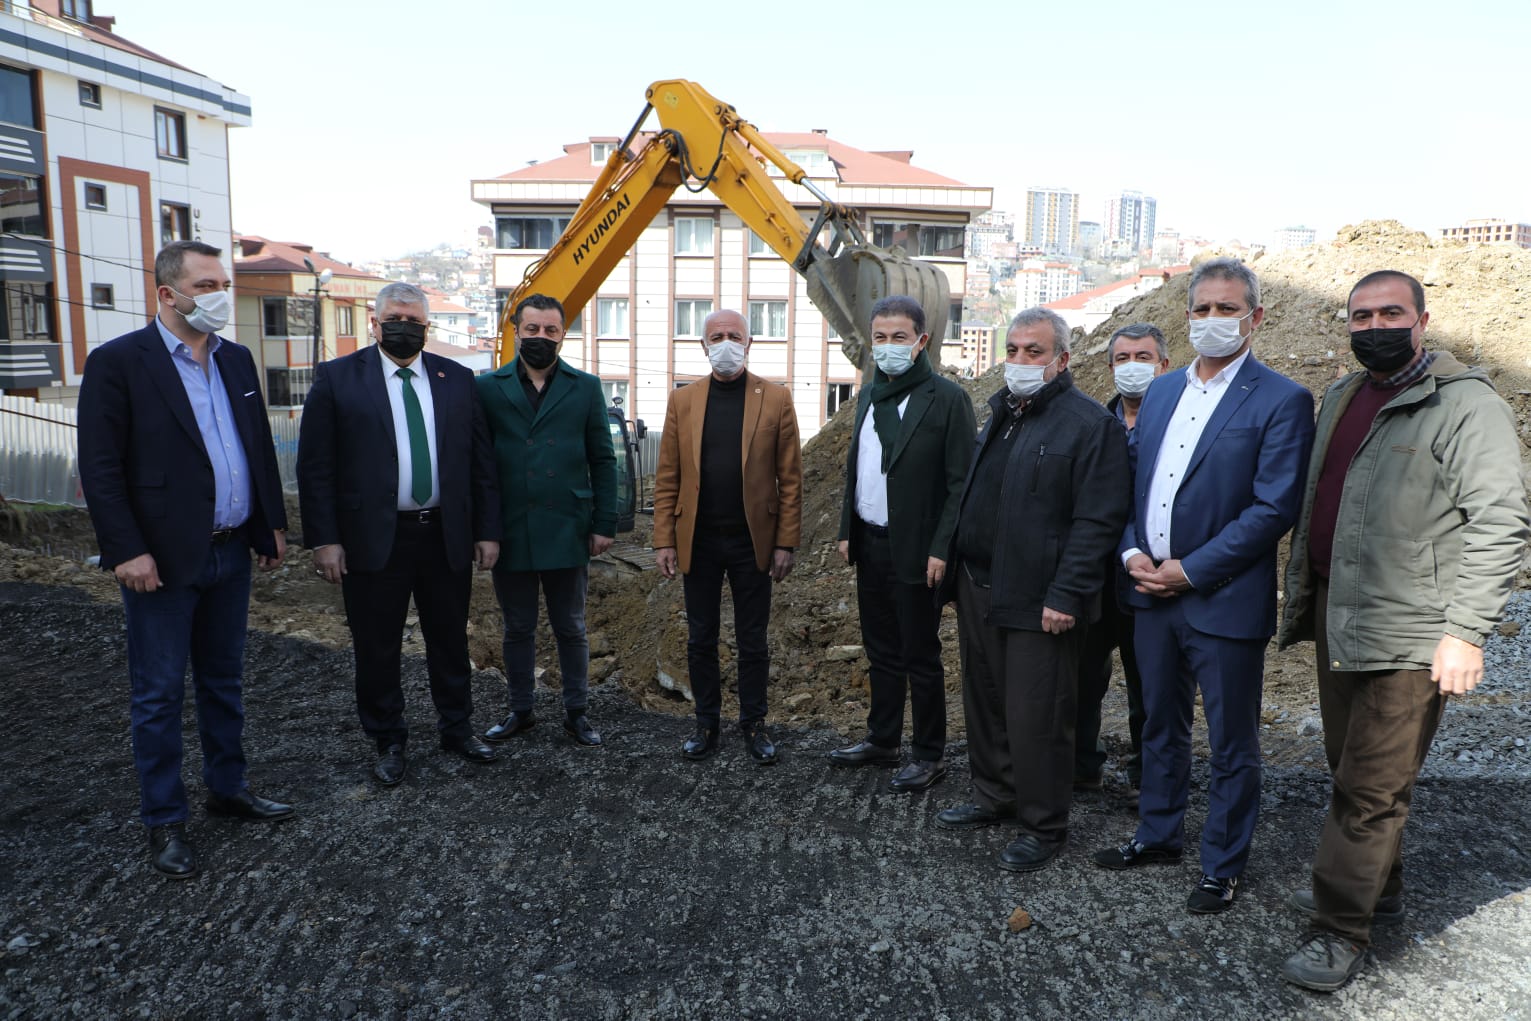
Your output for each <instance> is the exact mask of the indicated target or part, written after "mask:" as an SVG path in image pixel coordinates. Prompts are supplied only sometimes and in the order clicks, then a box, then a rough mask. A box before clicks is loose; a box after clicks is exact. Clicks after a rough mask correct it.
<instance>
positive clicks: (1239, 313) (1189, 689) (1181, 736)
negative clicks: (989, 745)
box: [1094, 259, 1313, 914]
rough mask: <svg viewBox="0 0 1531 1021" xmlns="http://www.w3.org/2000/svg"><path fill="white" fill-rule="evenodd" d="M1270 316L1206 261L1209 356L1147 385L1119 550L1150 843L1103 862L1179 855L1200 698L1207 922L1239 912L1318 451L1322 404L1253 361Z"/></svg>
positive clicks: (1200, 338)
mask: <svg viewBox="0 0 1531 1021" xmlns="http://www.w3.org/2000/svg"><path fill="white" fill-rule="evenodd" d="M1264 315H1265V309H1264V308H1263V307H1262V306H1261V304H1260V284H1259V281H1258V280H1257V279H1256V277H1255V275H1254V273H1253V272H1251V271H1250V270H1249V268H1248V267H1246V266H1244V265H1243V264H1242V263H1240V262H1238V261H1236V260H1233V259H1214V260H1212V261H1210V262H1207V263H1204V264H1202V265H1201V266H1199V267H1198V268H1197V269H1196V271H1195V273H1194V274H1193V275H1192V277H1191V285H1190V293H1189V310H1188V312H1187V318H1188V321H1189V326H1190V335H1191V345H1192V346H1193V347H1194V348H1195V349H1196V352H1197V357H1196V359H1195V360H1194V361H1192V362H1191V364H1190V365H1189V366H1188V367H1187V368H1186V371H1185V372H1183V373H1181V372H1173V373H1169V374H1167V375H1165V376H1162V377H1160V378H1159V379H1156V380H1155V381H1154V382H1153V383H1152V384H1151V385H1150V386H1149V388H1148V393H1147V394H1146V395H1145V396H1144V399H1143V404H1142V407H1141V409H1140V410H1139V412H1138V424H1137V428H1136V429H1134V430H1133V431H1132V437H1131V439H1132V443H1131V446H1132V448H1133V452H1134V455H1135V476H1134V483H1133V499H1132V508H1131V516H1130V518H1129V520H1128V524H1127V528H1126V531H1125V533H1124V535H1123V539H1122V545H1121V550H1120V554H1121V559H1122V564H1123V566H1124V567H1125V568H1126V569H1127V572H1128V574H1129V575H1130V576H1131V578H1132V582H1133V586H1132V590H1131V592H1130V593H1129V596H1128V600H1129V602H1130V603H1131V604H1132V605H1133V607H1134V608H1135V609H1136V611H1137V619H1136V633H1135V645H1136V650H1137V657H1138V666H1139V669H1140V670H1141V671H1142V675H1143V703H1144V708H1145V710H1146V714H1147V718H1146V720H1145V721H1144V725H1143V786H1142V794H1141V797H1140V799H1139V806H1138V816H1139V824H1138V830H1137V833H1136V834H1134V836H1133V837H1132V838H1131V839H1130V840H1128V841H1127V842H1126V843H1124V844H1122V845H1120V846H1119V847H1111V848H1106V849H1104V850H1102V851H1099V852H1097V853H1096V854H1095V855H1094V860H1095V862H1096V864H1098V865H1102V866H1104V867H1106V868H1111V869H1127V868H1133V867H1135V866H1138V865H1145V864H1152V863H1168V862H1178V861H1179V860H1180V855H1181V845H1182V843H1183V841H1184V829H1185V810H1186V802H1187V800H1188V798H1189V793H1190V771H1191V717H1192V713H1193V710H1194V706H1195V699H1196V692H1197V689H1200V691H1201V694H1202V705H1203V710H1204V712H1205V714H1206V718H1207V731H1208V738H1209V741H1210V744H1211V751H1212V756H1211V763H1210V772H1211V779H1210V782H1209V783H1208V789H1207V800H1208V805H1207V820H1206V824H1205V825H1204V826H1203V828H1202V839H1201V872H1202V878H1201V881H1200V882H1199V883H1198V884H1197V886H1196V888H1195V890H1193V891H1192V893H1191V896H1190V899H1189V901H1188V902H1187V907H1188V908H1189V910H1190V911H1191V912H1192V913H1194V914H1212V913H1216V912H1219V911H1224V910H1226V909H1227V908H1228V907H1230V906H1231V905H1232V904H1233V900H1234V897H1235V895H1236V894H1237V891H1238V883H1239V877H1240V876H1241V875H1242V873H1243V871H1244V864H1245V862H1246V861H1247V859H1248V857H1249V843H1250V839H1251V838H1252V837H1253V835H1254V828H1255V817H1256V814H1257V812H1258V810H1259V807H1260V695H1261V682H1262V679H1263V676H1264V671H1265V645H1266V642H1267V641H1268V640H1269V639H1270V637H1271V635H1273V634H1274V633H1275V630H1276V546H1277V543H1278V542H1279V541H1280V539H1281V537H1282V536H1283V535H1285V534H1286V532H1287V531H1288V529H1290V528H1291V527H1292V523H1293V522H1294V521H1295V520H1296V517H1297V511H1298V507H1299V505H1300V504H1301V502H1302V493H1303V480H1304V477H1305V476H1306V473H1307V464H1308V453H1309V450H1310V449H1311V448H1312V445H1313V397H1312V395H1311V394H1310V393H1308V391H1307V390H1306V389H1305V388H1303V387H1302V386H1299V385H1298V384H1297V383H1294V382H1293V381H1292V380H1290V379H1287V378H1286V377H1285V376H1283V375H1281V374H1280V373H1278V372H1275V371H1272V370H1271V369H1270V368H1268V367H1266V366H1264V365H1262V364H1260V362H1259V361H1258V360H1257V359H1255V358H1254V357H1253V356H1252V355H1251V354H1250V350H1249V347H1250V338H1251V336H1252V335H1253V333H1254V331H1255V329H1256V328H1258V327H1259V325H1260V321H1261V320H1262V319H1263V318H1264Z"/></svg>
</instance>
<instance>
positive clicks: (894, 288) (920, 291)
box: [804, 244, 951, 372]
mask: <svg viewBox="0 0 1531 1021" xmlns="http://www.w3.org/2000/svg"><path fill="white" fill-rule="evenodd" d="M804 276H805V277H806V278H807V282H808V297H809V299H810V300H812V301H813V303H814V305H816V306H817V307H818V309H819V311H820V312H822V313H823V314H824V318H826V319H827V320H829V324H830V325H831V326H833V327H834V329H835V332H836V333H838V334H839V335H840V349H841V350H842V351H844V352H845V357H846V358H848V359H850V361H851V363H852V364H854V365H855V366H856V367H857V368H859V369H861V370H862V371H863V372H865V371H866V369H867V366H868V365H870V364H871V354H872V343H871V339H870V328H871V324H872V306H873V305H875V304H876V303H877V301H878V300H879V299H881V298H886V297H887V296H888V295H890V294H906V295H908V296H909V297H911V298H913V299H914V300H915V301H918V302H919V303H920V307H921V308H923V309H924V310H925V329H926V330H927V331H928V332H929V333H930V344H929V346H928V350H929V352H930V360H931V362H932V363H933V364H935V365H937V366H939V365H940V364H941V341H942V339H943V338H944V337H945V336H946V328H947V318H948V316H949V314H950V313H949V311H948V310H949V309H950V307H951V289H950V288H949V287H948V286H947V283H946V274H945V273H943V272H942V271H941V270H940V269H939V268H938V267H936V266H934V265H932V264H930V263H928V262H920V261H919V260H917V259H911V258H910V257H909V256H908V255H907V254H905V253H904V250H903V249H902V248H892V249H888V248H878V247H876V246H875V245H869V244H860V245H850V246H847V247H845V248H844V249H842V250H841V251H840V253H839V254H837V255H833V256H822V257H820V258H817V259H815V260H814V261H813V262H812V263H811V264H809V266H808V267H807V269H806V270H805V271H804Z"/></svg>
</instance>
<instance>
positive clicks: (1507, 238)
mask: <svg viewBox="0 0 1531 1021" xmlns="http://www.w3.org/2000/svg"><path fill="white" fill-rule="evenodd" d="M1441 238H1442V240H1445V241H1461V242H1464V243H1471V244H1512V245H1519V246H1520V247H1521V248H1531V223H1508V222H1506V221H1504V220H1468V221H1467V222H1466V223H1465V224H1463V225H1461V226H1460V227H1442V228H1441Z"/></svg>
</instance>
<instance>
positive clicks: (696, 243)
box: [675, 216, 712, 255]
mask: <svg viewBox="0 0 1531 1021" xmlns="http://www.w3.org/2000/svg"><path fill="white" fill-rule="evenodd" d="M675 254H676V255H711V254H712V220H711V219H707V218H704V217H700V216H679V217H676V219H675Z"/></svg>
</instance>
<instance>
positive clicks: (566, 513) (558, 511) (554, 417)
mask: <svg viewBox="0 0 1531 1021" xmlns="http://www.w3.org/2000/svg"><path fill="white" fill-rule="evenodd" d="M511 321H512V322H514V323H515V326H516V357H515V358H514V359H512V360H511V361H510V362H508V363H507V364H505V365H503V366H501V367H500V368H499V369H498V370H497V371H495V372H493V373H490V374H488V375H483V376H480V377H479V378H478V394H479V400H480V401H481V402H482V404H483V406H484V417H485V419H486V420H487V421H488V423H489V432H490V434H491V435H492V436H493V438H494V457H495V464H496V466H497V467H498V469H499V477H500V506H501V508H502V511H501V513H502V515H503V519H504V526H505V541H504V543H503V545H502V546H501V548H500V560H499V563H498V564H496V565H495V571H494V591H495V594H496V595H497V596H499V600H500V611H501V613H502V615H503V616H504V620H505V639H504V653H505V677H506V679H507V681H508V682H509V688H510V714H509V715H508V716H506V718H505V721H504V722H503V723H500V724H498V725H497V726H493V727H490V728H489V730H488V731H487V732H486V733H485V734H484V739H485V740H487V741H494V742H501V741H508V740H509V739H510V738H512V737H514V736H515V735H516V734H519V733H521V732H522V731H524V730H530V729H531V727H532V725H533V724H534V723H535V722H536V721H535V719H534V717H533V715H532V690H533V687H534V679H533V674H532V671H533V669H534V668H535V665H536V661H537V645H536V641H537V639H536V629H537V591H538V588H539V587H540V588H541V590H542V594H543V596H545V597H546V599H547V607H548V622H549V623H550V624H551V625H552V628H553V634H554V636H555V637H556V638H557V639H558V669H559V673H560V674H562V676H563V706H564V730H565V732H567V733H568V735H569V736H570V737H571V738H572V739H573V740H574V741H575V742H576V743H578V744H581V745H586V746H595V745H599V744H600V743H601V735H600V733H599V732H597V731H596V729H595V728H594V727H593V726H592V725H591V723H590V720H589V718H588V717H587V715H586V712H585V710H586V707H587V706H588V704H589V700H590V680H589V667H590V643H589V641H588V640H587V639H586V637H585V582H586V572H587V570H588V567H589V563H590V558H591V557H593V556H599V555H600V554H602V553H604V552H606V550H607V549H609V548H610V547H611V542H612V538H613V537H614V536H615V535H616V532H617V474H616V468H617V457H616V453H615V451H614V450H613V449H612V446H611V432H610V427H609V426H608V425H607V423H606V399H605V396H604V395H603V394H602V392H601V381H600V380H599V379H597V378H596V377H595V376H592V375H590V374H589V373H587V372H580V371H579V370H578V369H575V368H573V367H572V366H570V365H569V364H568V363H567V362H565V361H563V360H562V359H560V358H559V357H558V351H559V349H560V348H561V347H562V346H563V339H564V312H563V306H562V305H561V304H560V303H559V302H558V301H557V300H556V299H554V298H550V297H547V296H546V295H542V294H533V295H531V296H530V297H528V298H525V299H524V300H522V301H521V303H520V304H519V305H517V306H516V309H515V312H514V314H513V316H512V320H511Z"/></svg>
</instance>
